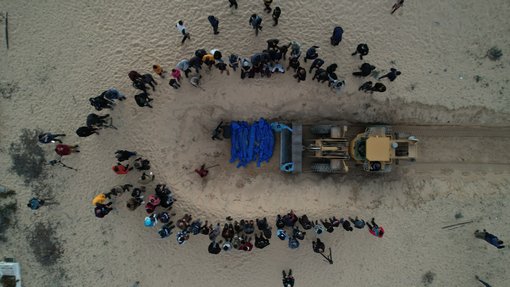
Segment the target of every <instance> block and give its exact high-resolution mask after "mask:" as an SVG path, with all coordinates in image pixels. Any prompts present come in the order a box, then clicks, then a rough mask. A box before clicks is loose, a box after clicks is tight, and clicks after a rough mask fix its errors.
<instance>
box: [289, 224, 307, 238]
mask: <svg viewBox="0 0 510 287" xmlns="http://www.w3.org/2000/svg"><path fill="white" fill-rule="evenodd" d="M292 235H293V236H294V237H296V238H297V239H299V240H303V239H305V235H306V232H303V231H301V230H299V227H297V226H294V227H293V228H292Z"/></svg>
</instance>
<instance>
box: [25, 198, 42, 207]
mask: <svg viewBox="0 0 510 287" xmlns="http://www.w3.org/2000/svg"><path fill="white" fill-rule="evenodd" d="M43 205H44V200H42V199H38V198H36V197H32V198H31V199H30V200H29V201H28V204H27V206H28V207H30V209H32V210H36V209H39V207H41V206H43Z"/></svg>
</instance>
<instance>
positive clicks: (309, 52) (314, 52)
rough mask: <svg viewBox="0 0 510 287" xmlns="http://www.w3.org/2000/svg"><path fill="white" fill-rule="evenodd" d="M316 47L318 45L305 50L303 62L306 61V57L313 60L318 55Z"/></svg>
mask: <svg viewBox="0 0 510 287" xmlns="http://www.w3.org/2000/svg"><path fill="white" fill-rule="evenodd" d="M317 48H319V47H318V46H312V47H310V48H309V49H308V50H307V51H306V55H305V59H304V60H305V63H306V60H307V59H310V60H315V59H317V58H318V57H319V54H318V53H317Z"/></svg>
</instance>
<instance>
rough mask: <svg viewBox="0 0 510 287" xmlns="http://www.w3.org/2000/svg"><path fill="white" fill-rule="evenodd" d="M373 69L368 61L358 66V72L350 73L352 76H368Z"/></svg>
mask: <svg viewBox="0 0 510 287" xmlns="http://www.w3.org/2000/svg"><path fill="white" fill-rule="evenodd" d="M374 69H375V66H372V65H370V64H369V63H363V65H361V67H360V70H361V71H360V72H354V73H352V74H353V75H354V76H358V77H366V76H369V75H370V74H371V73H372V71H373V70H374Z"/></svg>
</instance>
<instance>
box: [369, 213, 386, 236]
mask: <svg viewBox="0 0 510 287" xmlns="http://www.w3.org/2000/svg"><path fill="white" fill-rule="evenodd" d="M371 222H372V224H370V223H368V222H367V226H368V231H369V232H370V234H372V235H373V236H377V237H379V238H382V237H383V235H384V228H382V227H381V226H379V225H377V223H375V221H374V218H373V217H372V221H371Z"/></svg>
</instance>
